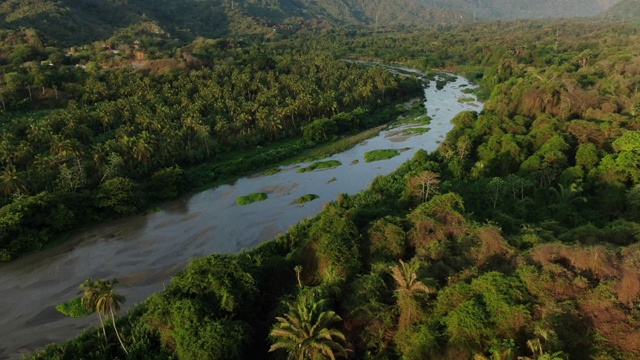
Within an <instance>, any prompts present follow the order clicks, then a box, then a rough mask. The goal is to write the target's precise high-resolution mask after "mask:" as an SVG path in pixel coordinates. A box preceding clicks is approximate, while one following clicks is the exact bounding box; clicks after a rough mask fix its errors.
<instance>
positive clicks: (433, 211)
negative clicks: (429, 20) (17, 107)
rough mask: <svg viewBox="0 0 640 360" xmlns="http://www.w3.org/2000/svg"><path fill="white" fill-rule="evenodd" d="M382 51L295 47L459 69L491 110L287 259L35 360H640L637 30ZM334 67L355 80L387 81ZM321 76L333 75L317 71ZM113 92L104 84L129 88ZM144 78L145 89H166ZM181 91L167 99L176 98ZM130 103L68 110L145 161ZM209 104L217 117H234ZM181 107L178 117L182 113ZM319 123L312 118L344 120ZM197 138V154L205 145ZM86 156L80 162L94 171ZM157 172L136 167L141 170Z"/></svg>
mask: <svg viewBox="0 0 640 360" xmlns="http://www.w3.org/2000/svg"><path fill="white" fill-rule="evenodd" d="M376 35H377V36H376V37H375V38H373V37H371V36H370V34H366V33H364V32H361V33H355V32H352V31H348V30H345V31H342V30H340V29H336V30H334V31H332V32H327V33H326V34H309V33H303V34H298V35H297V36H296V37H294V38H291V39H287V44H288V46H293V47H295V48H297V49H300V51H301V52H302V53H305V54H306V53H312V54H313V53H314V51H318V49H323V51H327V52H328V53H331V54H333V56H337V57H340V56H353V57H367V58H378V59H384V60H386V61H397V62H400V63H403V64H406V65H408V66H413V67H416V68H423V69H432V68H445V69H448V70H449V71H456V72H459V73H461V74H465V75H466V76H467V77H469V78H470V79H473V80H475V81H477V82H478V83H479V84H480V85H481V90H480V91H478V92H476V93H477V94H478V95H480V96H482V97H483V98H484V99H486V107H485V110H483V111H482V112H481V113H476V112H465V113H462V114H459V115H458V116H456V117H455V118H454V119H453V120H452V121H453V123H454V124H455V128H454V129H453V130H452V131H451V132H450V133H449V134H448V135H447V137H446V139H444V141H443V142H442V144H441V145H440V148H439V150H438V151H437V152H435V153H433V154H427V153H425V152H419V153H418V154H417V155H416V156H415V157H414V158H413V160H411V161H410V162H408V163H406V164H405V165H403V166H402V167H401V168H400V169H399V170H398V171H397V172H395V173H394V174H392V175H389V176H386V177H379V178H377V179H376V180H375V181H374V182H373V183H372V185H371V187H370V189H369V190H367V191H365V192H362V193H361V194H358V195H354V196H348V195H343V196H340V197H339V198H338V199H337V200H336V202H334V203H332V204H329V205H328V206H327V207H326V208H325V209H324V211H323V212H322V213H321V214H320V215H318V216H317V217H315V218H313V219H310V220H308V221H305V222H303V223H301V224H299V225H297V226H295V227H293V228H292V229H291V230H290V231H289V232H288V233H286V234H285V235H282V236H280V237H279V238H277V239H275V240H274V241H271V242H268V243H266V244H264V245H262V246H260V247H258V248H257V249H254V250H252V251H248V252H243V253H242V254H238V255H235V256H231V255H211V256H209V257H205V258H202V259H196V260H194V261H193V262H192V263H191V264H190V265H189V267H188V268H187V269H185V270H184V271H183V272H182V273H181V274H179V275H178V276H177V277H176V278H174V279H173V281H172V283H171V285H169V286H168V287H167V289H166V290H165V291H163V292H161V293H159V294H156V295H154V296H152V297H151V298H150V299H148V300H147V301H146V302H144V303H143V304H141V305H139V306H137V307H136V308H135V310H133V311H132V312H131V313H130V314H129V315H128V316H127V317H125V318H120V319H119V321H118V322H117V328H118V329H119V331H120V334H118V333H116V332H115V331H114V328H116V326H115V325H114V326H113V327H106V330H103V329H94V330H91V331H87V332H85V333H83V334H82V335H81V336H79V337H78V338H77V339H74V340H72V341H70V342H68V343H66V344H62V345H54V346H51V347H49V348H47V349H45V350H44V351H43V352H41V353H40V354H37V355H34V356H33V358H35V359H41V358H42V359H45V358H46V359H51V358H53V359H76V358H86V359H104V358H136V359H171V358H179V359H248V358H251V359H261V358H270V359H285V358H303V359H324V358H331V356H329V354H331V355H332V356H335V357H337V358H345V357H346V358H353V359H516V358H520V359H640V342H639V339H640V330H639V329H640V312H639V309H640V307H639V306H640V277H639V275H638V274H640V260H639V259H640V258H639V256H640V252H639V248H638V240H639V236H640V235H639V234H640V222H639V221H640V218H639V217H638V210H639V209H640V200H639V199H640V195H639V194H640V172H639V169H640V122H639V117H638V116H639V109H640V94H638V84H640V60H639V58H638V57H637V56H636V55H637V52H638V51H639V50H640V41H639V40H640V27H639V26H638V24H631V23H621V24H619V23H615V24H602V23H597V22H579V21H562V22H534V21H521V22H513V23H504V22H500V23H491V24H473V25H466V26H462V27H458V28H455V29H452V30H451V31H446V32H445V31H435V30H432V31H421V32H411V33H404V34H401V33H397V34H376ZM272 46H275V47H276V48H277V47H278V45H277V44H275V43H274V44H272ZM249 54H250V52H249ZM299 56H301V58H302V59H304V55H299ZM293 58H294V59H295V57H293ZM326 59H327V60H325V61H327V62H326V63H325V64H327V65H329V66H331V67H336V68H338V69H340V68H341V67H343V68H345V69H344V73H345V74H349V71H353V72H354V73H353V74H354V75H355V76H357V77H356V78H357V79H360V78H361V77H362V75H363V74H362V73H361V71H371V72H375V71H378V70H376V69H375V68H374V69H370V70H363V69H360V68H353V69H350V67H349V66H347V65H346V64H344V63H342V62H332V61H331V59H332V57H328V58H326ZM272 61H273V63H271V64H270V65H268V66H269V67H271V68H275V69H277V70H278V71H284V69H291V71H290V72H289V74H290V73H295V72H293V69H295V68H297V67H298V66H308V65H303V64H304V63H312V61H311V60H306V61H302V62H301V63H296V62H295V61H294V62H293V63H291V61H292V60H285V58H280V57H275V58H273V59H272ZM287 61H289V62H287ZM283 62H285V63H287V64H289V66H287V67H285V66H284V65H283ZM258 63H259V64H261V63H260V62H258ZM252 64H255V63H252ZM339 64H342V65H339ZM255 66H256V65H253V67H252V68H251V69H252V70H253V72H256V71H258V68H256V67H255ZM263 66H267V65H264V64H263ZM224 68H225V66H224V65H223V66H221V67H220V68H215V69H213V70H210V71H212V75H211V76H213V77H214V78H216V77H215V76H218V77H220V76H222V74H220V73H218V72H219V71H222V69H224ZM306 69H307V71H305V73H319V74H325V73H322V72H321V71H322V66H320V67H319V68H316V70H313V71H312V70H311V69H310V68H306ZM200 71H204V73H205V74H207V73H208V72H207V71H209V70H206V71H205V70H200ZM318 71H319V72H318ZM253 72H252V73H253ZM286 73H287V71H284V73H281V72H276V73H275V74H273V75H271V76H274V77H275V78H278V79H280V77H282V79H284V78H286V75H288V74H286ZM125 74H126V72H125ZM198 74H200V73H198ZM269 74H270V72H268V71H266V72H265V76H266V77H267V78H269V76H270V75H269ZM214 75H215V76H214ZM369 75H373V74H369ZM102 76H104V79H103V80H102V81H100V82H98V84H97V85H96V84H94V85H93V86H96V88H99V84H101V83H103V82H105V81H106V82H107V83H109V81H115V80H117V79H118V78H117V76H122V75H120V72H113V73H110V74H103V75H102ZM130 76H132V78H133V79H135V78H136V77H137V76H140V75H135V74H133V75H130ZM158 76H159V75H158ZM166 76H169V75H166ZM174 76H175V75H174ZM238 76H239V77H238V79H240V78H241V76H242V72H240V73H239V74H238ZM327 76H328V75H327ZM378 76H380V78H381V79H388V80H387V81H389V82H388V83H387V84H393V80H394V79H391V78H387V77H386V76H385V75H382V73H380V74H379V75H378ZM112 77H114V78H113V79H112ZM89 79H90V78H89ZM145 79H146V78H144V77H141V78H140V79H139V80H137V81H138V82H136V83H134V84H137V85H135V86H134V88H135V89H146V88H145V87H150V86H151V88H152V89H153V87H152V86H153V84H146V83H145ZM223 79H226V78H223ZM234 79H235V78H234ZM318 79H320V78H318ZM354 79H355V78H354ZM189 80H190V81H185V82H186V83H190V82H191V81H196V79H192V78H189ZM301 81H306V80H304V79H302V80H301ZM172 83H173V82H172ZM225 83H226V82H225ZM382 83H385V82H384V81H383V82H382ZM85 84H87V82H85ZM178 84H182V82H181V81H180V78H178V79H177V81H176V84H175V85H172V86H169V85H164V86H163V87H164V88H166V91H165V94H166V93H172V92H176V91H177V90H179V89H182V87H178V88H176V89H175V90H173V89H174V86H178ZM285 84H287V83H286V82H285ZM366 85H367V84H366V83H365V84H360V85H358V87H362V86H366ZM85 86H86V85H85ZM184 86H185V88H186V89H190V90H191V91H193V93H195V94H199V90H198V89H195V88H191V87H189V86H188V85H184ZM227 86H232V85H227ZM326 86H327V87H326V88H327V89H331V88H335V87H332V86H329V85H326ZM432 86H433V84H432ZM207 88H209V86H207ZM211 88H213V89H216V88H217V87H216V86H215V85H212V86H211ZM321 88H322V89H324V88H325V87H324V86H323V87H321ZM123 89H129V88H128V87H124V88H123ZM242 90H243V91H247V93H246V94H244V93H239V94H237V96H239V97H240V98H241V99H244V100H245V101H248V102H250V101H251V96H252V93H251V90H250V89H245V88H243V89H242ZM263 91H266V88H265V89H263ZM283 91H285V90H283ZM350 91H353V89H352V90H350ZM395 91H399V89H398V90H395ZM93 93H96V91H92V92H91V93H90V94H93ZM97 93H98V94H100V92H97ZM177 93H178V94H180V93H181V91H177ZM119 94H120V93H118V92H112V91H105V92H104V94H103V95H100V96H101V98H100V100H101V103H95V102H93V100H92V99H91V98H87V99H82V98H81V100H80V101H84V102H85V103H83V104H86V107H79V109H75V108H72V109H70V111H88V110H82V109H102V112H98V113H97V114H103V113H105V114H109V113H110V112H109V111H117V113H118V114H119V115H120V116H118V117H117V119H121V121H122V124H121V125H120V126H121V128H122V129H125V130H126V129H129V128H138V127H139V128H140V130H141V132H140V135H139V136H138V135H136V136H137V137H134V139H135V141H133V142H132V144H133V145H136V146H137V145H139V144H140V143H144V141H146V140H145V138H144V136H151V135H152V134H154V133H153V132H154V131H158V130H157V129H154V127H153V124H154V121H136V122H130V123H127V118H128V117H127V116H123V115H125V114H126V112H125V111H126V109H128V106H124V105H126V103H125V104H122V105H123V106H122V107H120V103H121V102H122V101H123V100H116V99H115V97H117V96H118V95H119ZM145 94H146V95H145ZM148 94H149V93H148V92H146V91H142V92H141V93H140V95H139V96H142V98H144V96H149V95H148ZM385 94H387V93H386V92H385ZM213 95H214V96H212V97H211V98H208V97H206V94H202V98H203V100H202V101H206V100H207V99H221V97H220V96H215V94H213ZM253 95H255V96H256V101H257V98H258V96H259V94H253ZM364 95H365V94H364V93H360V96H358V98H363V97H364ZM378 95H379V96H380V100H381V101H382V100H383V99H384V96H385V95H383V94H382V93H379V94H378ZM88 96H89V95H87V97H88ZM154 96H155V95H154ZM165 96H166V95H165ZM319 98H321V97H319ZM172 99H174V98H167V99H166V100H164V99H163V100H162V101H164V102H167V103H169V101H173V100H172ZM175 99H176V100H175V102H170V103H171V104H173V106H178V107H179V106H180V104H183V103H184V102H181V101H180V100H179V99H180V97H178V98H175ZM149 100H153V99H149ZM339 100H340V99H336V100H335V101H336V102H337V103H338V104H339V105H341V106H347V108H346V109H349V107H348V105H346V104H345V103H344V101H345V98H342V99H341V102H340V101H339ZM220 101H222V100H220ZM350 101H355V100H354V99H352V100H350ZM102 103H103V104H102ZM159 103H160V104H163V102H159ZM216 104H217V102H216V101H214V102H213V103H211V106H214V108H215V106H216ZM318 105H320V104H318ZM78 106H79V105H78ZM103 106H104V108H103ZM352 106H355V104H353V105H352ZM160 108H162V106H160ZM189 108H190V106H189V107H187V108H186V110H189ZM205 108H208V107H205ZM240 109H243V108H242V107H240ZM322 109H323V108H322V106H320V107H319V108H314V110H313V111H317V112H318V114H319V115H321V116H322V115H325V116H328V115H330V113H329V114H325V113H322V112H321V110H322ZM326 111H329V112H330V111H331V106H329V108H327V109H326ZM141 113H142V114H145V112H144V111H141ZM184 113H187V114H189V113H191V112H189V111H186V112H184ZM240 114H242V111H241V112H240ZM308 115H309V114H307V112H306V111H305V110H304V107H302V109H301V110H300V112H299V113H297V114H296V116H294V117H292V118H291V120H290V121H289V122H287V120H286V119H287V117H284V119H285V122H284V123H283V125H284V124H290V125H291V128H295V125H294V123H293V119H297V120H299V119H305V118H306V119H307V120H309V118H307V116H308ZM47 116H49V117H43V119H51V120H49V121H50V122H51V124H52V126H58V127H60V128H61V129H64V126H62V125H61V124H63V122H56V121H55V120H57V119H58V118H57V117H55V116H53V117H51V115H47ZM83 116H85V115H83ZM86 117H87V118H92V117H91V115H90V114H87V115H86ZM104 118H105V119H110V117H104ZM19 119H23V117H19ZM66 119H68V118H66ZM99 119H102V117H100V116H96V120H95V121H94V122H93V123H91V124H93V125H92V128H95V129H100V128H102V127H105V130H103V131H105V132H106V134H110V133H109V128H108V126H112V124H116V123H112V122H108V121H107V122H100V121H99ZM138 119H141V120H143V119H147V120H148V119H149V117H147V116H140V117H138ZM352 119H353V118H352ZM256 120H257V119H256ZM19 123H24V121H20V122H19ZM223 123H224V122H223ZM186 124H188V122H187V123H186ZM196 124H197V123H196ZM232 124H237V125H238V130H239V133H240V135H236V136H238V139H241V140H243V141H249V139H252V138H253V136H257V135H258V134H262V136H265V137H269V136H270V135H271V132H270V130H271V129H272V128H271V127H270V126H267V127H266V128H265V129H263V128H261V127H260V126H259V125H258V124H259V122H249V124H255V127H253V128H252V127H251V126H249V127H245V124H244V118H241V117H239V118H237V119H236V120H235V121H231V120H230V123H229V126H231V125H232ZM266 124H269V122H267V123H266ZM169 128H170V129H171V127H169ZM18 129H20V127H18ZM190 129H191V128H190V127H188V126H187V128H186V130H190ZM231 129H233V127H231ZM242 129H245V130H246V131H245V132H248V133H246V134H244V133H243V131H242ZM251 129H254V130H253V131H251ZM21 131H22V132H24V133H26V134H27V135H29V134H32V133H33V131H31V130H29V129H23V130H21ZM121 131H124V130H121ZM83 133H87V134H90V132H89V131H86V130H83V131H79V132H78V134H80V135H81V134H83ZM145 133H146V134H147V135H145ZM275 133H276V135H277V134H278V131H276V132H275ZM72 134H75V132H72ZM184 134H185V136H186V138H182V139H181V141H182V142H185V141H187V140H188V139H190V138H189V134H191V135H192V136H193V138H191V139H192V140H194V139H196V138H197V133H196V132H189V131H185V133H184ZM14 136H15V134H14ZM32 136H35V135H32ZM125 138H126V137H125ZM216 140H217V143H220V140H221V139H216ZM194 141H195V140H194ZM199 141H201V142H202V143H204V141H202V140H199ZM19 144H20V143H16V145H19ZM43 144H47V145H48V146H49V148H50V149H57V148H58V147H53V146H52V145H51V144H49V143H43ZM108 144H109V142H108V141H107V145H108ZM212 144H213V143H212ZM115 145H117V144H114V146H115ZM125 145H126V144H125ZM125 145H123V147H122V148H123V149H131V151H133V149H135V147H131V148H127V147H126V146H125ZM118 146H120V145H118ZM218 146H222V145H221V144H220V145H218ZM43 147H44V148H46V147H47V146H44V145H43ZM72 149H73V148H72V147H71V148H69V149H67V150H66V154H67V155H66V156H67V157H68V159H70V160H74V159H75V158H77V157H78V156H79V154H78V153H77V152H74V151H72ZM206 149H207V147H206V146H205V147H201V148H200V152H202V151H206ZM158 151H159V152H160V153H159V158H158V159H160V160H161V159H162V156H161V154H162V152H161V151H160V150H158ZM12 153H15V151H14V152H12ZM154 153H155V152H154ZM63 154H65V152H60V153H58V154H57V155H56V154H55V153H53V152H52V153H51V156H53V157H54V159H56V157H55V156H58V157H60V156H62V155H63ZM132 154H133V155H134V157H135V154H136V153H132ZM140 154H143V153H140ZM185 156H186V159H188V156H189V152H186V153H185ZM12 160H13V161H18V160H19V158H15V159H13V158H12ZM143 160H144V158H142V159H138V161H137V162H133V163H132V164H131V165H129V164H124V165H125V166H124V168H125V169H126V168H127V166H133V168H132V169H137V170H138V171H143V170H144V169H145V161H143ZM60 164H61V165H60V166H63V164H64V163H63V162H61V163H60ZM73 164H74V162H73V161H71V162H70V163H69V165H67V166H73ZM63 179H64V178H63ZM62 184H65V183H64V182H62ZM86 294H87V293H86V292H85V296H87V295H86ZM103 331H104V333H103ZM118 338H121V339H122V345H121V344H120V342H119V340H118Z"/></svg>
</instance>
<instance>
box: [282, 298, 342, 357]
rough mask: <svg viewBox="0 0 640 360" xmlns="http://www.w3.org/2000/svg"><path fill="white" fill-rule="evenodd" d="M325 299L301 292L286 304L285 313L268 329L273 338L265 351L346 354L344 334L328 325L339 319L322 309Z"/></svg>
mask: <svg viewBox="0 0 640 360" xmlns="http://www.w3.org/2000/svg"><path fill="white" fill-rule="evenodd" d="M325 303H326V300H320V301H315V299H314V298H313V297H310V296H303V297H302V299H300V301H299V302H298V303H297V304H295V305H294V304H289V313H288V314H285V315H284V317H276V320H277V321H278V323H277V324H276V325H275V326H274V327H273V329H272V330H271V333H270V335H269V336H270V337H271V339H272V340H273V341H274V342H273V345H271V348H270V349H269V352H272V351H276V350H278V349H284V350H287V351H288V352H289V357H288V359H290V360H293V359H300V360H321V359H332V360H334V359H335V358H336V357H346V356H347V354H346V350H345V349H344V347H343V345H342V342H344V341H345V337H344V334H342V332H340V331H339V330H337V329H333V328H331V327H332V325H334V324H335V323H337V322H339V321H341V320H342V319H341V318H340V316H338V315H337V314H336V313H335V312H333V311H330V310H325V309H324V306H325Z"/></svg>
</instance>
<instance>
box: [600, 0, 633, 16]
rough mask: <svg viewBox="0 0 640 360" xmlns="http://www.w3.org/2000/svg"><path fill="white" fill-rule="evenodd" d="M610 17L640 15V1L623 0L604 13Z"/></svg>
mask: <svg viewBox="0 0 640 360" xmlns="http://www.w3.org/2000/svg"><path fill="white" fill-rule="evenodd" d="M603 15H604V17H605V18H608V19H633V18H637V17H638V16H640V1H637V0H621V1H620V2H618V3H617V4H616V5H615V6H612V7H611V8H610V9H609V10H607V12H605V13H604V14H603Z"/></svg>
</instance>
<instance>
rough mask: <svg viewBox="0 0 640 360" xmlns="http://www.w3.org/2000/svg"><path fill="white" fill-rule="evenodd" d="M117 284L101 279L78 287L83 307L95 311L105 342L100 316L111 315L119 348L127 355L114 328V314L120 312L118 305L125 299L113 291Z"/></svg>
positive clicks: (89, 281) (116, 329) (115, 329)
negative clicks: (81, 294) (80, 289)
mask: <svg viewBox="0 0 640 360" xmlns="http://www.w3.org/2000/svg"><path fill="white" fill-rule="evenodd" d="M117 283H118V280H116V279H109V280H104V279H101V280H98V281H95V282H94V281H93V280H91V279H87V280H85V282H84V283H82V284H81V285H80V287H81V288H82V289H83V291H81V293H83V296H82V301H83V302H84V304H85V306H87V309H89V310H90V311H91V310H95V311H96V312H97V313H98V317H99V319H100V323H101V325H102V332H103V334H104V336H105V340H106V337H107V334H106V331H105V329H104V322H103V321H102V316H106V315H107V313H109V314H110V315H111V322H112V324H113V330H114V331H115V332H116V337H117V338H118V341H119V342H120V346H122V349H123V350H124V352H125V353H126V354H127V355H128V354H129V352H128V351H127V348H126V347H125V346H124V342H123V341H122V338H121V337H120V333H119V332H118V328H117V327H116V320H115V314H114V312H118V311H120V304H122V303H124V301H125V297H124V296H122V295H120V294H118V293H116V292H115V290H114V289H113V287H114V285H116V284H117Z"/></svg>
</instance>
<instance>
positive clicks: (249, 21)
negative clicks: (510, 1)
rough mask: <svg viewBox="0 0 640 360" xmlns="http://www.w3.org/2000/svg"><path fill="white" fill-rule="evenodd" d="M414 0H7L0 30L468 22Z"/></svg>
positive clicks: (82, 34)
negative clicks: (152, 24)
mask: <svg viewBox="0 0 640 360" xmlns="http://www.w3.org/2000/svg"><path fill="white" fill-rule="evenodd" d="M468 18H469V17H468V16H466V17H465V16H463V15H462V14H461V12H460V11H457V10H451V9H444V10H439V9H437V8H435V7H433V6H430V5H428V4H420V3H419V2H418V1H417V0H374V1H365V0H321V1H307V0H240V1H239V0H234V1H231V0H183V1H177V0H156V1H152V2H150V1H143V0H106V1H103V0H80V1H75V0H59V1H54V0H8V1H4V2H2V3H0V27H3V28H5V29H17V28H20V27H26V28H35V29H37V30H39V31H40V32H41V33H43V34H45V35H46V36H47V37H49V38H51V39H54V40H56V41H57V42H59V43H61V44H64V45H70V44H80V43H87V42H91V41H95V40H97V39H105V38H108V37H110V36H111V35H112V34H114V33H115V32H116V31H117V30H119V29H122V28H126V27H128V26H131V25H133V24H137V23H140V22H155V23H157V24H158V25H159V27H160V28H161V29H163V31H164V32H166V33H167V34H168V35H169V36H171V37H177V38H180V39H183V40H190V39H193V38H195V37H197V36H205V37H215V36H220V35H229V34H246V33H254V32H260V31H267V30H268V29H270V28H271V27H273V26H274V25H277V24H283V23H285V22H287V19H289V21H292V20H295V22H300V21H306V20H310V19H315V20H322V21H324V22H326V23H329V24H334V25H358V26H389V25H406V26H427V25H431V24H433V23H434V22H437V23H456V22H460V21H462V19H468Z"/></svg>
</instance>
